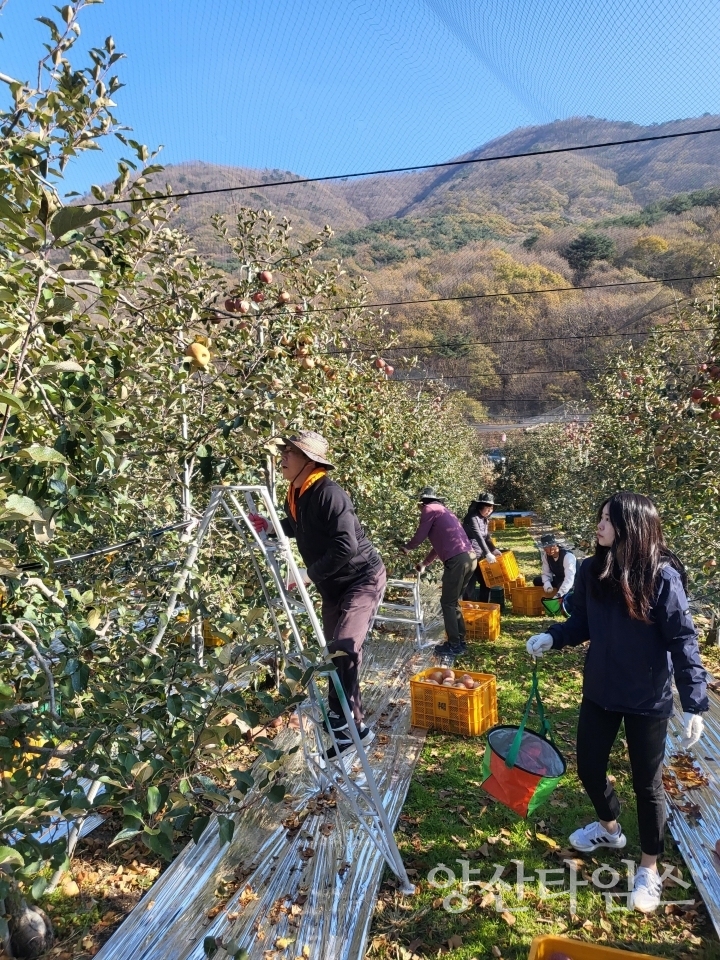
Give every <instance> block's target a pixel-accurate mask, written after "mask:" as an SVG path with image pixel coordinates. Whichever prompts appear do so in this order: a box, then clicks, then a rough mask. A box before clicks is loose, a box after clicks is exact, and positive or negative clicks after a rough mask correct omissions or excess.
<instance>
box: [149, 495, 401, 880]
mask: <svg viewBox="0 0 720 960" xmlns="http://www.w3.org/2000/svg"><path fill="white" fill-rule="evenodd" d="M258 507H260V509H258ZM260 512H262V513H263V514H264V515H265V517H266V518H268V520H269V521H270V522H271V523H272V526H273V527H274V531H275V536H274V537H268V536H267V535H266V534H264V533H263V534H260V533H258V532H257V531H256V529H255V527H254V526H253V524H252V522H251V521H250V516H249V515H250V514H251V513H260ZM218 513H219V514H220V516H218ZM223 515H224V516H223ZM223 520H224V521H225V522H227V523H229V524H230V527H231V529H232V530H233V531H234V533H236V534H237V546H238V549H239V550H240V551H241V552H242V553H243V554H245V555H246V556H247V557H249V559H250V561H251V563H252V566H253V569H254V571H255V574H256V576H257V578H258V582H259V583H260V586H261V588H262V591H263V594H264V596H265V601H266V603H267V607H268V610H269V612H270V618H271V620H272V623H273V627H274V630H275V634H276V637H277V644H278V648H279V649H280V650H282V656H283V657H284V658H285V660H286V661H287V662H288V663H291V664H293V665H294V666H296V667H298V668H299V669H300V670H301V671H302V672H303V673H304V672H305V671H306V670H307V669H308V668H310V667H312V666H315V667H317V654H318V653H319V656H320V660H321V663H322V667H323V675H325V674H326V675H327V677H328V679H329V682H330V683H332V684H333V685H334V687H335V691H336V693H337V696H338V699H339V701H340V704H341V707H342V710H343V713H344V715H345V720H346V722H347V724H348V730H349V732H350V735H351V737H352V739H353V744H354V748H355V749H354V750H349V751H346V752H345V753H344V754H343V755H338V754H339V751H338V744H337V741H336V739H335V736H334V734H333V733H332V730H331V728H330V724H329V722H328V715H327V705H326V703H325V699H324V697H323V696H322V694H321V693H320V692H319V690H318V684H317V680H316V679H315V676H314V675H313V677H312V679H311V680H310V682H309V684H308V688H307V692H308V699H307V700H306V701H305V702H304V703H302V704H300V706H299V707H298V715H299V720H300V737H301V745H302V751H303V756H304V759H305V762H306V764H307V767H308V769H309V771H310V773H311V775H312V777H313V779H314V781H315V783H316V784H317V788H318V792H319V793H321V794H329V793H331V792H332V791H335V792H336V793H337V795H338V799H339V800H340V799H342V801H344V802H345V803H347V805H348V806H349V807H350V809H351V810H352V812H353V814H354V815H355V817H356V818H357V821H358V823H359V824H360V825H361V827H362V828H363V829H364V830H365V831H366V833H367V834H368V836H369V837H370V839H371V841H372V843H373V844H374V846H375V847H376V849H377V850H378V851H379V853H380V854H381V856H382V857H383V858H384V859H385V861H386V863H387V865H388V866H389V867H390V869H391V870H392V872H393V873H394V874H395V876H396V877H397V878H398V880H399V881H400V890H401V892H402V893H404V894H408V895H409V894H412V893H414V892H415V887H414V885H413V884H412V883H411V882H410V880H409V878H408V875H407V871H406V869H405V865H404V864H403V861H402V857H401V856H400V851H399V850H398V847H397V844H396V842H395V837H394V836H393V829H392V825H391V823H390V821H389V819H388V815H387V812H386V810H385V807H384V806H383V802H382V798H381V796H380V792H379V790H378V787H377V784H376V782H375V777H374V775H373V772H372V768H371V767H370V764H369V762H368V759H367V755H366V753H365V750H364V748H363V745H362V742H361V741H360V739H359V737H358V734H357V728H356V726H355V720H354V718H353V715H352V711H351V710H350V707H349V705H348V702H347V698H346V696H345V693H344V691H343V689H342V686H341V684H340V680H339V678H338V675H337V672H336V671H335V670H334V669H332V659H331V658H330V656H329V655H328V652H327V644H326V643H325V637H324V635H323V629H322V625H321V623H320V620H319V619H318V616H317V613H316V612H315V607H314V606H313V602H312V599H311V597H310V595H309V593H308V591H307V588H306V586H305V583H304V581H303V577H302V575H301V572H300V568H299V566H298V564H297V562H296V560H295V557H294V556H293V552H292V549H291V546H290V541H289V539H288V538H287V536H286V535H285V533H284V532H283V529H282V524H281V522H280V518H279V516H278V514H277V511H276V508H275V504H274V503H273V499H272V497H271V495H270V492H269V490H268V488H267V487H265V486H224V485H223V486H215V487H213V488H212V494H211V497H210V501H209V503H208V506H207V509H206V510H205V513H204V514H203V517H202V520H201V521H200V523H199V525H198V527H197V531H196V533H195V538H194V540H193V541H192V543H191V544H190V547H189V549H188V553H187V557H186V559H185V562H184V564H183V566H182V568H181V570H180V571H179V572H178V574H177V577H176V580H175V582H174V584H173V587H172V590H171V593H170V596H169V599H168V603H167V607H166V610H165V616H164V617H162V618H161V621H160V625H159V627H158V630H157V632H156V634H155V637H154V638H153V641H152V643H151V644H150V645H149V646H150V649H151V650H153V651H156V650H157V648H158V646H159V644H160V642H161V641H162V638H163V635H164V633H165V630H166V628H167V624H168V623H169V622H171V620H172V617H173V613H174V611H175V608H176V606H177V602H178V598H179V596H180V595H181V594H182V592H183V590H184V589H185V584H186V582H187V580H188V577H189V575H190V573H191V571H192V569H193V567H194V566H195V564H196V562H197V558H198V554H199V552H200V548H201V546H202V544H203V541H204V539H205V537H206V536H207V534H208V532H209V531H210V530H211V528H212V525H213V523H216V524H219V523H221V522H222V521H223ZM288 583H291V584H293V583H294V584H295V587H294V589H293V590H292V591H291V590H288V588H287V586H286V585H287V584H288ZM418 596H419V594H418ZM278 618H280V619H281V620H283V621H286V623H287V627H285V625H284V624H283V627H281V623H280V621H279V619H278ZM299 620H301V621H304V623H303V626H304V627H305V629H306V632H307V633H308V634H309V636H310V638H311V640H314V641H315V644H316V646H317V648H318V649H317V651H315V652H314V653H315V655H312V654H313V651H310V650H308V648H306V646H305V643H304V641H303V630H302V629H301V627H300V625H299V622H298V621H299ZM288 627H289V630H290V637H289V639H287V632H288V631H287V628H288ZM283 633H285V638H286V639H284V638H283ZM328 668H329V669H328ZM326 731H329V732H326ZM325 738H327V739H329V741H330V743H331V744H332V746H333V747H334V748H335V756H334V757H329V756H328V751H329V745H328V744H326V740H325ZM348 754H349V756H348ZM358 763H359V765H360V769H359V770H358V771H357V773H355V772H354V771H355V770H357V766H358Z"/></svg>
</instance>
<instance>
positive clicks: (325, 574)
mask: <svg viewBox="0 0 720 960" xmlns="http://www.w3.org/2000/svg"><path fill="white" fill-rule="evenodd" d="M276 445H277V446H278V447H280V448H281V449H282V455H281V458H280V467H281V470H282V475H283V479H285V480H287V481H288V484H289V486H288V492H287V498H286V500H285V514H286V516H285V518H284V519H283V520H282V528H283V531H284V532H285V534H286V535H287V536H288V537H294V538H295V540H296V542H297V546H298V550H299V552H300V556H301V557H302V559H303V562H304V564H305V566H306V567H307V576H308V579H309V580H310V581H311V582H312V583H314V584H315V586H316V588H317V591H318V593H319V594H320V597H321V599H322V611H321V614H322V623H323V632H324V634H325V640H326V643H327V646H328V651H329V652H330V653H331V654H340V656H336V657H334V658H333V663H334V664H335V668H336V670H337V675H338V678H339V680H340V684H341V686H342V689H343V691H344V693H345V696H346V697H347V701H348V705H349V707H350V711H351V713H352V716H353V717H354V720H355V724H356V727H357V732H358V736H359V737H360V740H361V742H364V743H370V742H371V741H372V740H373V738H374V733H373V731H372V730H371V729H370V727H367V726H366V725H365V723H364V713H363V706H362V697H361V694H360V667H361V664H362V650H363V643H364V641H365V637H366V636H367V633H368V630H369V629H370V625H371V624H372V621H373V618H374V616H375V613H376V611H377V607H378V604H379V603H380V600H381V599H382V597H383V594H384V591H385V582H386V573H385V567H384V565H383V562H382V560H381V559H380V554H379V553H378V552H377V550H376V549H375V548H374V547H373V545H372V543H370V541H369V540H368V538H367V537H366V535H365V533H364V531H363V529H362V527H361V526H360V522H359V520H358V518H357V515H356V514H355V508H354V506H353V504H352V501H351V500H350V497H349V496H348V495H347V493H346V492H345V491H344V490H343V489H342V487H341V486H339V485H338V484H337V483H335V481H334V480H331V479H330V477H329V475H328V472H329V471H330V470H332V469H333V464H332V463H331V462H330V461H329V460H328V457H327V454H328V443H327V440H325V438H324V437H323V436H321V434H319V433H316V432H315V431H314V430H303V431H300V432H299V433H298V434H297V435H296V436H292V437H288V438H287V439H283V440H279V441H277V442H276ZM251 520H252V522H253V524H254V525H255V527H256V529H258V530H268V529H269V523H268V521H267V520H266V519H265V518H264V517H261V516H260V515H259V514H251ZM328 707H329V711H328V718H329V721H330V726H331V727H332V730H333V734H334V736H335V740H336V742H337V745H338V751H339V752H340V753H342V752H344V751H346V750H349V749H350V748H351V747H352V746H353V740H352V737H351V735H350V732H349V730H348V725H347V721H346V719H345V716H344V714H343V710H342V707H341V705H340V700H339V698H338V695H337V692H336V690H335V686H334V684H333V683H332V682H331V683H330V684H329V693H328ZM334 755H335V748H334V747H331V749H330V750H329V751H328V756H334Z"/></svg>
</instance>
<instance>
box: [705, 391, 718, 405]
mask: <svg viewBox="0 0 720 960" xmlns="http://www.w3.org/2000/svg"><path fill="white" fill-rule="evenodd" d="M708 403H710V404H712V405H713V407H720V397H718V396H717V394H715V393H713V394H711V395H710V396H709V397H708Z"/></svg>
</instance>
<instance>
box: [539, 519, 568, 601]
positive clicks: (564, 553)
mask: <svg viewBox="0 0 720 960" xmlns="http://www.w3.org/2000/svg"><path fill="white" fill-rule="evenodd" d="M540 546H541V548H542V573H541V574H540V576H539V577H535V579H534V580H533V585H534V586H536V587H542V588H543V589H544V591H545V593H547V594H548V596H550V595H553V594H554V595H555V596H556V597H557V599H558V600H562V598H563V597H567V595H568V594H569V593H570V592H571V591H572V589H573V586H574V584H575V572H576V570H577V560H576V558H575V555H574V554H573V553H571V552H570V551H569V550H566V549H565V547H561V546H560V542H559V540H558V539H557V537H556V536H555V534H554V533H544V534H543V535H542V536H541V537H540Z"/></svg>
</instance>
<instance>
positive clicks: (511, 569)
mask: <svg viewBox="0 0 720 960" xmlns="http://www.w3.org/2000/svg"><path fill="white" fill-rule="evenodd" d="M497 562H498V563H499V564H500V569H501V570H502V572H503V577H504V578H505V580H515V579H516V578H517V577H519V576H520V570H519V568H518V565H517V560H516V559H515V554H514V553H513V552H512V550H507V551H506V552H505V553H503V554H502V555H501V556H499V557H498V558H497Z"/></svg>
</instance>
